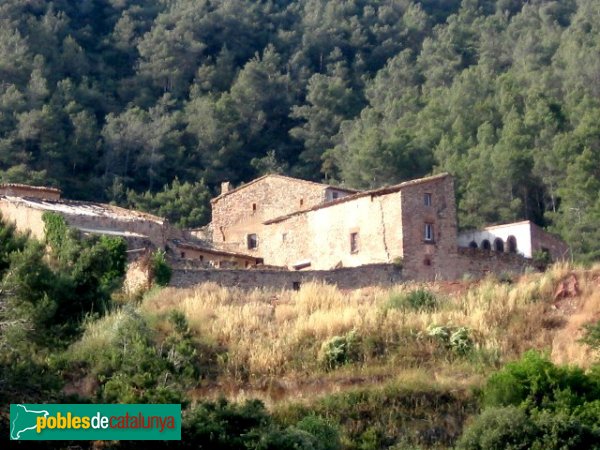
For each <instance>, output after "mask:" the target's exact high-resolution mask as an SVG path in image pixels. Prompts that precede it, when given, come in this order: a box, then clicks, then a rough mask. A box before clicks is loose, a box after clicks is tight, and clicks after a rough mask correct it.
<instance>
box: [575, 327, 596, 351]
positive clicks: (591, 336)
mask: <svg viewBox="0 0 600 450" xmlns="http://www.w3.org/2000/svg"><path fill="white" fill-rule="evenodd" d="M583 328H584V330H585V333H584V335H583V337H582V338H581V339H580V340H579V342H581V343H583V344H586V345H589V346H590V347H591V348H592V349H593V350H600V320H599V321H598V322H596V323H593V324H587V325H585V326H584V327H583Z"/></svg>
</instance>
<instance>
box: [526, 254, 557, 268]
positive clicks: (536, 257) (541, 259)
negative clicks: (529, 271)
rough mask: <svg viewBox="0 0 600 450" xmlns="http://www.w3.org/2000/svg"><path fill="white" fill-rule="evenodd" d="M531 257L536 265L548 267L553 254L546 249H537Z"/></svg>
mask: <svg viewBox="0 0 600 450" xmlns="http://www.w3.org/2000/svg"><path fill="white" fill-rule="evenodd" d="M531 259H532V260H533V263H534V264H535V266H536V267H539V268H546V267H548V266H549V265H550V264H552V256H550V253H549V252H548V251H546V250H536V251H534V252H533V254H532V255H531Z"/></svg>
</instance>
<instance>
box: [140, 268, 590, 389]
mask: <svg viewBox="0 0 600 450" xmlns="http://www.w3.org/2000/svg"><path fill="white" fill-rule="evenodd" d="M573 270H574V269H573V268H572V267H570V266H569V265H557V266H554V267H553V268H552V269H551V270H549V271H547V272H546V273H544V274H531V275H527V276H525V277H522V279H521V280H520V281H519V282H517V283H514V284H503V283H499V282H498V281H497V280H495V279H493V278H489V279H486V280H483V281H481V282H480V283H474V284H473V285H471V286H470V287H469V288H468V289H467V290H466V291H464V292H459V293H458V294H456V293H455V294H448V295H447V294H446V293H445V292H446V291H445V290H444V285H443V284H433V285H429V286H426V288H427V289H430V290H432V291H438V295H439V298H441V299H442V307H441V308H438V309H437V310H436V311H433V312H418V311H407V312H403V311H402V310H399V309H387V310H386V309H385V308H384V306H385V304H386V302H387V301H388V299H389V298H390V295H393V294H395V293H399V292H402V291H407V290H411V289H415V288H416V287H417V285H404V286H398V287H397V288H394V289H392V290H384V289H379V288H369V289H362V290H357V291H353V292H341V291H339V290H338V289H336V288H335V287H332V286H327V285H323V284H316V283H315V284H304V285H303V287H302V289H301V290H300V291H298V292H292V291H282V292H276V291H262V290H255V291H251V292H244V291H241V290H238V289H225V288H221V287H219V286H217V285H215V284H205V285H202V286H199V287H197V288H195V289H187V290H177V289H164V290H162V291H160V292H158V293H156V294H154V295H152V296H150V297H149V298H147V299H146V300H145V301H144V303H143V304H142V306H141V309H142V311H143V312H145V313H146V314H149V315H153V316H158V317H160V316H161V315H163V314H165V313H166V312H168V311H170V310H172V309H178V310H181V311H182V312H183V313H184V314H185V315H186V317H187V318H188V321H189V323H190V326H191V328H192V329H193V330H194V331H195V332H197V334H198V335H199V336H202V337H203V338H204V339H206V340H208V341H212V342H214V343H216V344H219V345H221V346H223V347H225V348H226V349H227V358H226V359H225V360H224V362H223V365H224V367H223V371H224V374H225V376H226V377H232V378H233V379H246V380H248V379H254V380H257V379H274V378H281V377H282V376H291V375H292V374H295V375H296V377H298V376H304V377H309V376H310V374H315V371H317V372H318V368H319V365H318V364H317V355H318V349H319V348H320V345H321V344H322V343H323V342H324V341H326V340H328V339H330V338H331V337H333V336H336V335H343V334H345V333H347V332H349V331H351V330H354V331H355V332H356V334H357V335H358V336H360V337H362V338H365V339H374V338H376V341H377V343H378V345H379V346H382V347H383V351H382V352H380V353H379V354H378V355H377V356H376V357H374V358H373V359H372V360H370V361H368V362H369V364H365V365H364V366H363V367H354V368H353V370H354V371H355V372H358V371H360V370H365V367H366V366H367V365H368V366H369V367H378V366H382V365H383V366H387V367H390V368H392V369H393V371H394V372H393V373H399V371H401V370H408V371H410V370H415V369H419V364H423V365H425V366H427V367H431V368H433V369H434V370H433V372H432V375H433V376H434V377H435V378H437V379H438V380H443V379H446V378H448V377H450V376H451V377H455V376H460V375H459V374H457V373H456V372H457V371H459V370H460V363H456V364H445V363H444V361H441V360H440V361H434V363H435V364H430V365H428V358H429V359H431V358H432V357H433V356H432V355H433V354H434V352H433V351H432V349H431V348H430V347H428V345H430V346H431V344H427V342H426V340H419V339H420V338H419V336H423V335H425V334H426V332H427V329H428V327H430V326H431V325H445V326H455V327H459V326H464V327H467V328H469V329H470V330H471V334H472V336H473V338H474V341H475V345H476V347H477V348H478V349H479V350H481V351H482V352H490V353H494V354H498V355H500V356H501V358H502V359H503V360H508V359H513V358H516V357H518V356H519V355H520V354H521V353H522V352H523V351H525V350H528V349H531V348H536V349H543V350H549V351H551V353H552V356H553V358H554V359H555V360H556V361H558V362H570V363H579V364H585V363H586V362H587V361H589V359H590V358H589V354H588V353H587V350H586V349H585V348H584V347H582V346H581V345H580V344H578V343H577V339H578V337H579V334H578V333H579V331H578V330H579V329H580V328H581V326H582V325H583V324H585V323H588V322H590V321H592V320H594V319H596V320H597V319H598V318H599V316H600V293H598V290H599V289H598V287H599V286H598V284H597V282H598V279H600V267H596V268H594V269H592V270H590V271H587V272H585V275H582V274H583V273H584V272H582V271H577V273H578V274H580V275H579V278H580V287H581V290H582V294H581V296H580V298H578V299H576V300H577V305H576V307H575V308H576V309H575V310H574V311H572V312H568V313H567V312H564V311H561V310H560V309H558V310H557V309H555V308H553V299H552V297H553V293H554V291H555V289H556V286H557V283H558V282H559V281H560V280H561V279H562V278H563V277H565V276H566V275H567V274H569V273H571V272H572V271H573ZM405 336H409V337H410V336H412V338H410V339H409V338H406V339H404V337H405ZM415 364H416V365H417V367H415ZM374 370H375V369H374ZM449 374H451V375H449ZM320 376H322V373H321V375H320Z"/></svg>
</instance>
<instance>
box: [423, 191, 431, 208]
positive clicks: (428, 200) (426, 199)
mask: <svg viewBox="0 0 600 450" xmlns="http://www.w3.org/2000/svg"><path fill="white" fill-rule="evenodd" d="M424 203H425V206H431V194H430V193H429V192H426V193H425V197H424Z"/></svg>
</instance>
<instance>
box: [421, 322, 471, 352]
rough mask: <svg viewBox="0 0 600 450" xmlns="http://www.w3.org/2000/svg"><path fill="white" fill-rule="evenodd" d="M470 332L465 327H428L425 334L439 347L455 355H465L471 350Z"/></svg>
mask: <svg viewBox="0 0 600 450" xmlns="http://www.w3.org/2000/svg"><path fill="white" fill-rule="evenodd" d="M470 333H471V332H470V330H469V329H468V328H466V327H458V328H454V327H447V326H430V327H429V329H428V331H427V334H428V336H430V337H432V338H433V339H435V340H436V341H437V342H439V343H440V344H441V345H443V346H444V347H446V348H447V349H449V350H451V351H452V352H454V353H456V354H457V355H461V356H464V355H467V354H468V353H470V352H471V351H472V350H473V346H474V345H473V340H472V339H471V336H470Z"/></svg>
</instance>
